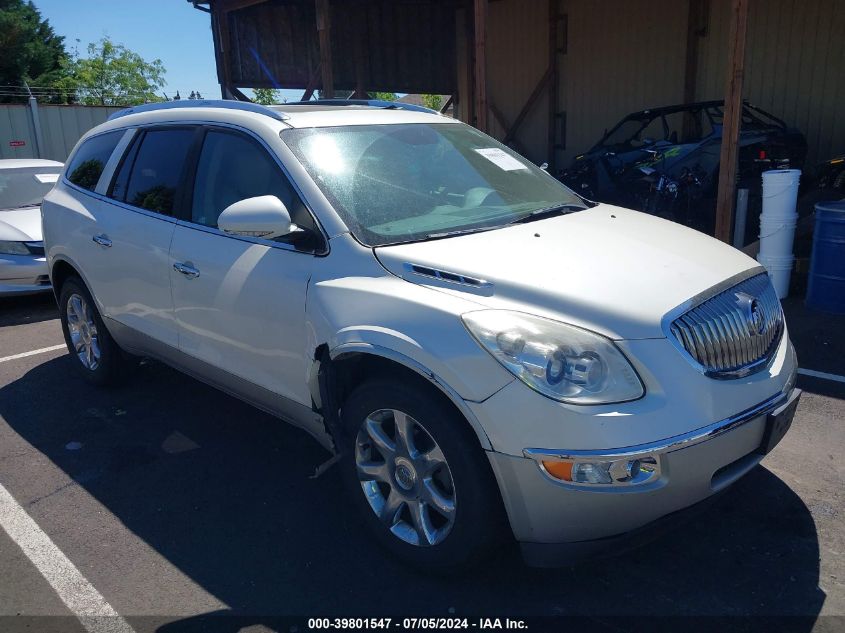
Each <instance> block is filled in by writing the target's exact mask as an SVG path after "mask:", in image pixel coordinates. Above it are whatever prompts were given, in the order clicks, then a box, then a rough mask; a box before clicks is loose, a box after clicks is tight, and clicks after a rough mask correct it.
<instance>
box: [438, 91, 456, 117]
mask: <svg viewBox="0 0 845 633" xmlns="http://www.w3.org/2000/svg"><path fill="white" fill-rule="evenodd" d="M454 100H455V95H449V98H448V99H446V103H444V104H443V105H442V106H440V114H445V113H446V110H448V109H449V106H450V105H452V103H453V101H454Z"/></svg>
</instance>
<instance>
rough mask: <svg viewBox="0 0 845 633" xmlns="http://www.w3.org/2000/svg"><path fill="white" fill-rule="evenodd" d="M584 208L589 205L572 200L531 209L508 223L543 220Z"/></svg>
mask: <svg viewBox="0 0 845 633" xmlns="http://www.w3.org/2000/svg"><path fill="white" fill-rule="evenodd" d="M585 209H589V207H587V206H585V205H581V204H576V203H573V202H567V203H565V204H556V205H554V206H551V207H544V208H542V209H537V210H536V211H532V212H531V213H529V214H528V215H526V216H523V217H521V218H517V219H516V220H513V221H512V222H509V224H525V223H526V222H533V221H534V220H543V219H545V218H550V217H552V216H553V215H566V214H567V213H575V212H576V211H584V210H585Z"/></svg>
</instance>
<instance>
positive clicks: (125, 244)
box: [68, 127, 196, 351]
mask: <svg viewBox="0 0 845 633" xmlns="http://www.w3.org/2000/svg"><path fill="white" fill-rule="evenodd" d="M195 132H196V128H195V127H166V128H149V129H138V130H134V131H131V133H130V136H131V138H124V139H123V144H124V145H125V146H126V150H125V151H124V152H122V153H120V155H119V156H114V157H113V160H114V161H116V165H114V169H113V173H114V174H115V175H114V179H113V181H112V182H111V183H106V184H105V185H104V183H102V182H101V183H100V184H99V185H98V187H97V189H98V190H99V191H100V195H96V196H94V197H92V198H91V199H89V200H87V201H86V204H85V209H86V211H87V212H88V214H89V215H90V221H89V222H88V223H87V228H86V234H85V235H83V236H82V237H83V240H82V241H83V242H84V245H81V246H80V249H79V250H80V251H81V252H82V258H83V261H81V262H80V265H81V267H82V269H83V271H84V273H85V275H86V278H87V280H88V283H89V284H90V285H91V290H92V292H93V294H94V296H95V297H96V300H97V302H98V304H99V306H100V309H101V311H102V313H103V314H104V316H106V317H108V318H109V319H111V320H112V321H114V322H116V327H112V329H113V330H114V331H113V334H114V335H115V336H116V338H117V339H118V341H120V342H122V343H124V344H126V345H129V346H130V347H141V349H147V348H149V347H150V346H151V345H152V344H154V343H163V344H165V345H167V346H169V347H171V348H173V349H176V348H177V347H178V342H177V337H178V332H177V328H176V324H175V322H174V319H173V301H172V296H171V290H170V274H169V266H170V260H169V257H168V251H169V249H170V242H171V239H172V237H173V230H174V227H175V226H176V219H175V217H174V215H175V212H176V209H177V203H176V200H177V198H178V196H179V194H180V185H181V183H182V178H183V172H184V169H185V166H186V163H187V161H186V158H187V155H188V152H189V150H190V147H191V141H192V139H193V135H194V133H195ZM118 152H119V150H118ZM116 154H117V153H116ZM90 168H91V166H90V164H89V165H86V164H85V161H83V162H81V163H80V164H79V165H78V166H77V167H76V168H74V166H73V165H71V168H69V170H68V178H69V180H70V181H71V182H74V181H75V179H76V180H79V181H80V182H86V179H87V181H88V182H90V180H91V176H90V175H88V176H86V171H87V170H90ZM101 194H105V196H103V195H101ZM120 326H125V327H120ZM151 351H153V350H151Z"/></svg>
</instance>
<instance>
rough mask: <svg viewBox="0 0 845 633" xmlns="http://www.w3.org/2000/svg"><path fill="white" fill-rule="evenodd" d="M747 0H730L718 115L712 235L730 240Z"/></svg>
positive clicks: (746, 22) (740, 116) (746, 23)
mask: <svg viewBox="0 0 845 633" xmlns="http://www.w3.org/2000/svg"><path fill="white" fill-rule="evenodd" d="M748 2H749V0H732V2H731V27H730V36H729V40H728V75H727V78H726V80H725V111H724V117H723V119H722V152H721V158H720V160H719V165H720V167H719V191H718V194H717V195H716V237H717V238H718V239H720V240H722V241H723V242H728V243H730V241H731V225H732V224H733V208H734V199H735V198H736V156H737V146H738V141H739V126H740V120H741V118H742V80H743V76H744V74H745V34H746V31H747V27H748Z"/></svg>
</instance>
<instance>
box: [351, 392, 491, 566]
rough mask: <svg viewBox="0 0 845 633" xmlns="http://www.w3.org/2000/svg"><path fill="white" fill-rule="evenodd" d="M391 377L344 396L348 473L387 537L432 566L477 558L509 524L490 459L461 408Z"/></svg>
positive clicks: (392, 547) (412, 558)
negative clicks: (457, 409)
mask: <svg viewBox="0 0 845 633" xmlns="http://www.w3.org/2000/svg"><path fill="white" fill-rule="evenodd" d="M432 395H433V394H431V393H429V392H427V391H426V390H425V389H420V388H415V387H414V383H413V382H412V383H410V384H405V383H400V382H398V381H394V380H389V379H378V380H372V381H369V382H366V383H364V384H363V385H361V386H359V387H358V388H356V389H355V391H353V392H352V394H351V395H350V396H349V397H348V398H347V400H346V402H345V403H344V406H343V411H342V420H343V424H344V428H345V430H346V441H347V445H346V446H345V447H344V448H345V451H344V453H345V458H344V460H343V471H344V473H343V477H344V478H345V479H346V481H347V484H348V485H349V487H350V489H351V495H352V498H353V503H354V504H355V505H356V506H357V507H358V508H359V510H360V512H361V514H362V517H363V519H364V522H365V523H366V524H367V525H368V527H369V529H370V531H371V532H372V533H373V534H374V535H375V537H376V538H377V539H378V541H379V542H380V543H381V544H382V545H383V546H384V547H386V548H387V549H388V550H389V551H391V552H392V553H393V554H394V555H396V556H397V557H398V558H400V559H402V560H403V561H405V562H407V563H410V564H412V565H414V566H416V567H419V568H422V569H425V570H429V571H438V570H443V571H446V570H454V569H456V568H457V569H459V568H463V567H466V566H468V565H470V564H472V563H474V562H476V561H478V560H479V559H480V558H481V557H482V556H483V555H484V554H485V553H486V552H488V551H489V550H490V548H491V547H492V546H493V545H494V544H495V543H496V542H497V541H498V540H499V537H500V536H501V534H502V532H503V531H502V520H501V518H502V516H503V511H502V509H501V501H500V499H499V496H498V495H499V493H498V489H497V487H496V485H495V481H494V479H493V476H492V473H491V471H490V466H489V463H488V462H487V458H486V457H485V455H484V451H483V450H482V449H481V447H480V446H479V445H478V441H477V440H476V438H475V436H474V435H473V433H472V431H471V430H470V428H469V426H468V425H467V423H466V421H465V420H463V419H462V418H461V416H460V415H459V414H458V412H457V411H455V410H454V409H452V408H451V407H450V406H448V405H447V404H446V403H444V402H443V401H442V399H441V398H439V397H437V395H436V394H435V395H434V397H432Z"/></svg>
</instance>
